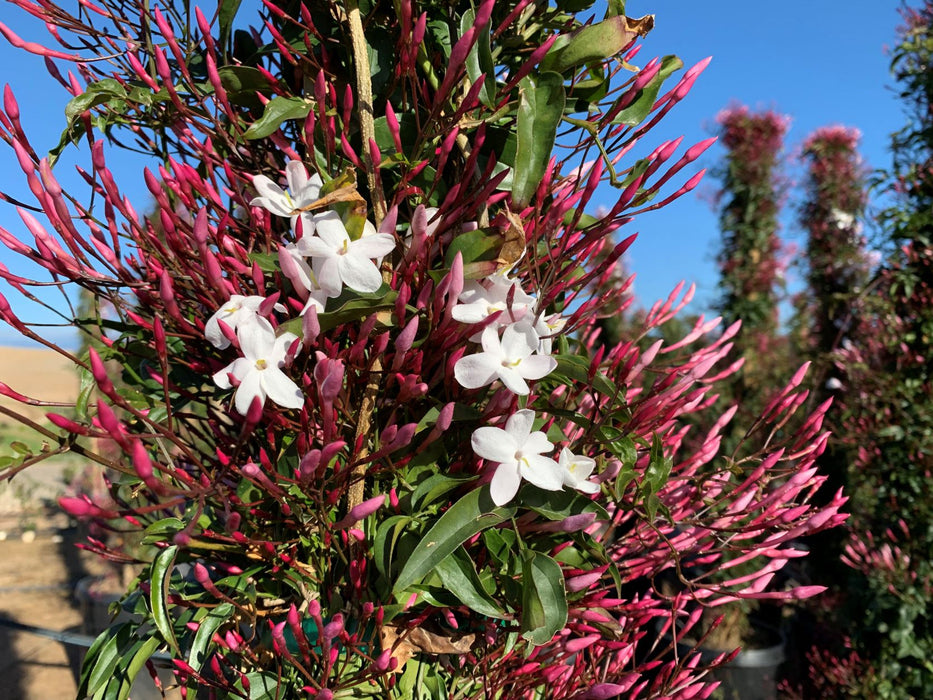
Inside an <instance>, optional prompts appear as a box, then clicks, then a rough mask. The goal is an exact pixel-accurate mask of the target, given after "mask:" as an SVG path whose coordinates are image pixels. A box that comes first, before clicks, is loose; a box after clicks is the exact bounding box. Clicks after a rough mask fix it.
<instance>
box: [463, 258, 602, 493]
mask: <svg viewBox="0 0 933 700" xmlns="http://www.w3.org/2000/svg"><path fill="white" fill-rule="evenodd" d="M458 301H459V303H458V304H457V305H456V306H454V308H453V309H452V310H451V315H452V316H453V317H454V318H455V319H456V320H458V321H460V322H462V323H471V324H477V323H487V325H486V326H485V327H484V328H483V330H482V331H480V332H479V333H476V334H474V335H473V336H472V338H471V340H473V341H474V342H479V343H480V346H481V347H482V351H481V352H477V353H474V354H472V355H466V356H464V357H462V358H460V359H459V360H458V361H457V363H456V364H455V365H454V377H455V379H456V380H457V382H459V383H460V385H461V386H463V387H464V388H467V389H478V388H479V387H483V386H487V385H489V384H492V383H493V382H494V381H496V380H499V381H501V382H502V384H503V385H504V386H505V387H506V388H507V389H508V390H509V391H511V392H513V393H515V394H518V395H522V396H524V395H527V394H528V393H529V392H530V391H531V390H530V388H529V386H528V380H531V381H534V380H537V379H541V378H543V377H545V376H547V375H548V374H550V373H551V372H553V371H554V370H555V369H556V368H557V361H556V360H555V359H554V358H553V357H552V356H551V351H552V349H553V344H552V341H551V336H553V335H555V334H557V333H559V332H560V331H561V330H562V329H563V327H564V324H565V321H564V320H563V319H562V318H561V317H560V314H554V315H552V316H547V317H545V316H543V315H541V314H539V313H538V311H537V308H536V305H537V300H536V299H535V297H534V296H533V295H530V294H528V293H527V292H525V290H524V289H522V286H521V284H520V283H519V282H518V281H517V280H514V279H512V278H510V277H509V276H508V273H507V272H497V273H496V274H494V275H491V276H490V277H487V278H486V279H485V280H482V281H481V282H477V281H470V282H468V283H467V284H466V285H465V287H464V290H463V292H462V293H461V294H460V297H459V299H458ZM493 316H494V318H493ZM490 319H491V320H490ZM534 418H535V414H534V411H531V410H529V409H522V410H520V411H516V412H515V413H514V414H512V415H511V416H509V418H508V419H507V420H506V423H505V429H502V428H496V427H492V426H487V427H482V428H477V429H476V430H475V431H474V432H473V437H472V440H471V443H472V446H473V451H474V452H475V453H476V454H477V455H479V456H480V457H482V458H483V459H488V460H490V461H491V462H496V463H498V466H497V467H496V470H495V472H494V473H493V477H492V481H491V483H490V486H489V488H490V493H491V495H492V500H493V502H495V503H496V505H504V504H506V503H508V502H509V501H510V500H512V498H514V497H515V494H516V493H518V487H519V485H520V483H521V480H522V479H525V480H527V481H529V482H531V483H532V484H534V485H535V486H537V487H539V488H542V489H546V490H548V491H559V490H561V489H562V488H563V487H564V486H568V487H570V488H574V489H577V490H579V491H582V492H584V493H596V492H597V491H599V486H598V485H596V484H595V483H593V482H591V481H588V477H589V476H590V474H592V472H593V469H594V468H595V466H596V462H595V461H594V460H592V459H590V458H589V457H584V456H579V455H575V454H573V453H572V452H571V451H570V450H569V449H568V448H566V447H565V448H563V449H562V450H561V453H560V456H559V458H558V459H557V460H554V459H552V458H551V457H546V456H545V453H548V452H551V451H552V450H553V449H554V445H553V444H552V443H551V442H550V441H549V440H548V439H547V437H546V436H545V434H544V433H543V432H541V431H540V430H538V431H532V425H533V423H534Z"/></svg>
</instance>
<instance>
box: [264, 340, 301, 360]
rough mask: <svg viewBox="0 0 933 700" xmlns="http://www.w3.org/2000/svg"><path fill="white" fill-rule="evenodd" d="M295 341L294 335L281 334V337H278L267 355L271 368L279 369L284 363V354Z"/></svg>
mask: <svg viewBox="0 0 933 700" xmlns="http://www.w3.org/2000/svg"><path fill="white" fill-rule="evenodd" d="M296 340H298V336H297V335H295V334H294V333H282V335H280V336H278V337H277V338H276V339H275V343H274V344H273V346H272V352H271V353H269V358H268V361H269V364H270V365H272V366H273V367H281V366H282V363H283V362H285V354H286V353H287V352H288V349H289V348H290V347H291V345H292V343H294V342H295V341H296Z"/></svg>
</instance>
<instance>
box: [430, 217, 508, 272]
mask: <svg viewBox="0 0 933 700" xmlns="http://www.w3.org/2000/svg"><path fill="white" fill-rule="evenodd" d="M502 241H503V238H502V236H501V235H499V234H498V233H496V232H494V231H490V230H489V229H483V228H478V229H475V230H473V231H466V232H464V233H461V234H458V235H457V236H456V237H455V238H454V239H453V240H452V241H451V242H450V246H448V248H447V252H446V254H445V255H444V261H445V263H446V266H447V268H448V269H449V268H450V267H451V265H453V263H454V258H456V257H457V253H460V255H461V257H462V258H463V267H464V276H465V277H466V276H467V275H466V269H467V267H468V266H469V265H471V264H472V263H477V262H492V261H494V260H495V259H496V258H497V257H498V255H499V250H500V249H501V248H502Z"/></svg>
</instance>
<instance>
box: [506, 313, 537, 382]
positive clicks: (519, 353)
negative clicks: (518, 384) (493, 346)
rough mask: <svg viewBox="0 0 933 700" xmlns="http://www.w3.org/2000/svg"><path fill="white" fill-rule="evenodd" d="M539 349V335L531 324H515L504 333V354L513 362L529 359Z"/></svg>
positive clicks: (507, 327) (509, 326)
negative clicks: (524, 358)
mask: <svg viewBox="0 0 933 700" xmlns="http://www.w3.org/2000/svg"><path fill="white" fill-rule="evenodd" d="M537 347H538V334H537V333H535V330H534V328H532V327H531V326H530V325H529V324H514V323H513V324H510V325H508V326H506V327H505V330H504V331H502V353H503V354H504V355H505V356H506V357H507V358H509V360H511V361H514V360H517V359H519V358H523V357H528V356H529V355H531V353H533V352H534V351H535V350H536V349H537ZM523 374H524V372H523ZM526 376H527V375H526ZM542 376H543V375H542ZM536 379H537V377H536Z"/></svg>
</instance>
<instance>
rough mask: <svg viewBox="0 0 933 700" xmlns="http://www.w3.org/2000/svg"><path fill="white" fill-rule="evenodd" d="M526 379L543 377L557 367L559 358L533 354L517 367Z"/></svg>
mask: <svg viewBox="0 0 933 700" xmlns="http://www.w3.org/2000/svg"><path fill="white" fill-rule="evenodd" d="M517 369H518V371H519V372H521V373H522V376H523V377H524V378H525V379H541V377H546V376H547V375H549V374H550V373H551V372H553V371H554V370H555V369H557V360H555V359H554V358H553V357H551V356H550V355H532V356H531V357H526V358H525V359H524V360H522V362H521V364H520V365H519V366H518V367H517Z"/></svg>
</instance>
